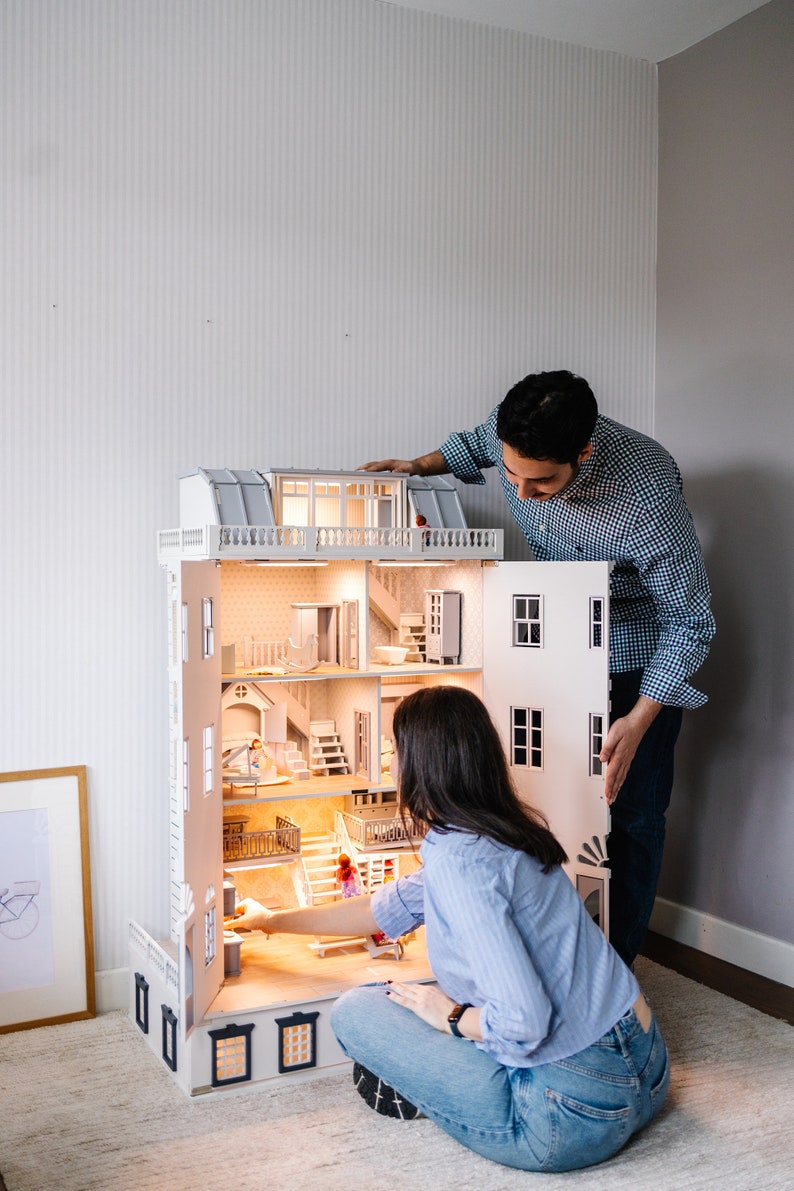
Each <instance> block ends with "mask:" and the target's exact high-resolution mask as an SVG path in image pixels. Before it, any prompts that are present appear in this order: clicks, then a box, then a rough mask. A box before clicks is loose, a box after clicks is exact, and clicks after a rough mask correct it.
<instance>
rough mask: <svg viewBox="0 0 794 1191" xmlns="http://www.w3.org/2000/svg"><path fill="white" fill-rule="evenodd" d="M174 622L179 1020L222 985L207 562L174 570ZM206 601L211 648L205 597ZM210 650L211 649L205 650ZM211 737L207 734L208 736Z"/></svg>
mask: <svg viewBox="0 0 794 1191" xmlns="http://www.w3.org/2000/svg"><path fill="white" fill-rule="evenodd" d="M173 574H174V580H173V581H172V583H171V590H170V599H171V601H172V612H171V622H172V624H173V623H175V622H176V623H177V624H178V626H179V628H180V639H181V640H184V638H183V637H182V626H183V625H185V621H186V628H187V640H186V652H187V657H186V658H185V656H184V653H185V648H184V645H183V646H182V648H181V649H180V650H176V651H173V650H172V655H171V656H172V659H174V655H175V654H176V660H175V664H173V665H172V667H171V674H170V675H169V678H170V682H171V686H172V700H173V702H172V723H171V732H170V736H171V740H170V745H171V751H172V757H173V761H174V762H175V764H174V763H173V762H172V774H171V783H170V787H171V788H170V795H171V916H172V938H174V941H175V942H177V943H178V945H179V947H180V970H181V972H182V983H183V989H182V1002H183V1003H182V1006H181V1012H180V1014H179V1018H180V1022H184V1025H185V1028H189V1027H190V1026H191V1025H192V1024H193V1022H194V1021H200V1020H201V1018H202V1017H203V1016H204V1014H205V1013H206V1011H207V1009H208V1007H209V1005H210V1004H211V1003H212V1001H213V1000H214V998H215V997H216V996H217V993H218V990H219V989H220V987H221V986H222V984H223V839H222V836H223V795H222V783H221V765H220V756H221V714H220V697H221V648H220V646H221V639H222V637H221V600H220V595H221V585H220V573H219V571H218V568H217V567H216V566H215V564H214V563H212V562H203V563H182V564H181V565H180V566H179V568H178V569H177V570H175V571H174V572H173ZM206 600H211V601H212V604H211V609H212V619H213V625H212V628H211V634H212V639H211V650H210V649H208V648H207V634H208V633H209V631H210V630H209V626H207V625H206V624H205V623H203V621H204V620H205V618H206V615H207V613H206V610H205V609H206V605H205V603H204V601H206ZM207 653H209V654H210V656H205V655H206V654H207ZM210 738H211V739H210Z"/></svg>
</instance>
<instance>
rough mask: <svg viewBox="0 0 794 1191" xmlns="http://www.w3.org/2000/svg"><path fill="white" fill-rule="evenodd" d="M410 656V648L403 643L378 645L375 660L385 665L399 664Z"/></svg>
mask: <svg viewBox="0 0 794 1191" xmlns="http://www.w3.org/2000/svg"><path fill="white" fill-rule="evenodd" d="M407 657H408V650H407V649H405V648H404V647H403V646H402V645H376V646H375V661H376V662H381V663H382V664H383V665H384V666H399V665H400V663H401V662H404V661H405V659H406V658H407Z"/></svg>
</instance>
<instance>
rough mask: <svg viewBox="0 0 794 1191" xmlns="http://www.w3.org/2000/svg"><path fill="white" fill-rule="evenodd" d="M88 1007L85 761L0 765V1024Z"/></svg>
mask: <svg viewBox="0 0 794 1191" xmlns="http://www.w3.org/2000/svg"><path fill="white" fill-rule="evenodd" d="M95 1013H96V1000H95V992H94V930H93V921H92V916H91V866H90V862H89V854H88V794H87V784H86V769H85V766H84V765H80V766H76V767H75V768H73V769H39V770H30V771H27V772H22V773H0V1034H4V1033H8V1032H9V1031H10V1030H26V1029H30V1028H32V1027H33V1026H46V1025H52V1024H53V1023H55V1022H64V1021H76V1020H77V1019H78V1018H85V1017H94V1016H95Z"/></svg>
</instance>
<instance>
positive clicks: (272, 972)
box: [207, 928, 433, 1018]
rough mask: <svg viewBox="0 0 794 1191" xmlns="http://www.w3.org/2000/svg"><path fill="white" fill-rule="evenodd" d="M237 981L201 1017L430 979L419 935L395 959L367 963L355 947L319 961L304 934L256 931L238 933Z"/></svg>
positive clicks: (385, 957) (388, 956) (231, 980)
mask: <svg viewBox="0 0 794 1191" xmlns="http://www.w3.org/2000/svg"><path fill="white" fill-rule="evenodd" d="M241 937H242V940H243V942H242V944H241V948H240V967H241V973H240V975H239V976H227V978H226V983H225V984H224V986H223V988H222V989H221V991H220V992H219V993H218V996H217V997H216V998H215V1000H214V1001H213V1002H212V1005H211V1006H210V1009H209V1012H208V1014H207V1017H209V1018H212V1017H214V1016H216V1015H220V1014H226V1013H240V1012H242V1011H244V1010H251V1009H258V1008H259V1009H261V1008H266V1007H268V1006H270V1005H282V1004H285V1003H286V1004H290V1003H292V1002H295V1001H307V1000H317V999H318V998H322V997H336V996H339V995H340V994H341V993H343V992H345V991H346V990H347V989H349V988H355V987H356V986H357V985H359V984H367V983H370V982H373V981H379V980H431V979H432V978H433V974H432V972H431V971H430V965H429V964H428V962H427V952H426V950H425V940H424V930H423V929H421V928H420V929H419V930H418V931H417V932H416V934H415V935H414V937H413V938H411V939H409V940H408V941H407V942H406V943H405V951H404V953H403V957H402V959H400V960H397V959H395V957H394V954H393V952H391V951H390V952H388V953H384V954H383V955H381V956H377V957H375V958H372V957H371V956H370V955H369V953H368V952H367V951H366V949H365V948H364V947H362V946H361V945H360V944H355V943H350V944H346V945H345V946H344V947H340V948H335V949H333V950H328V951H326V953H325V957H324V958H323V957H321V956H320V955H319V954H317V953H315V952H313V951H311V950H310V949H309V943H312V942H314V939H313V938H312V937H311V936H307V935H279V936H271V937H270V938H269V939H268V938H266V937H265V936H264V935H263V934H261V933H260V932H259V931H256V932H253V933H251V934H250V935H249V934H243V933H242V932H241Z"/></svg>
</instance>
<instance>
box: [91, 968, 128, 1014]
mask: <svg viewBox="0 0 794 1191" xmlns="http://www.w3.org/2000/svg"><path fill="white" fill-rule="evenodd" d="M129 979H130V970H129V968H110V969H108V970H107V971H105V972H95V973H94V987H95V989H96V1011H97V1013H112V1012H113V1010H114V1009H128V1008H129V1004H130V991H129V989H130V986H129Z"/></svg>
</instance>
